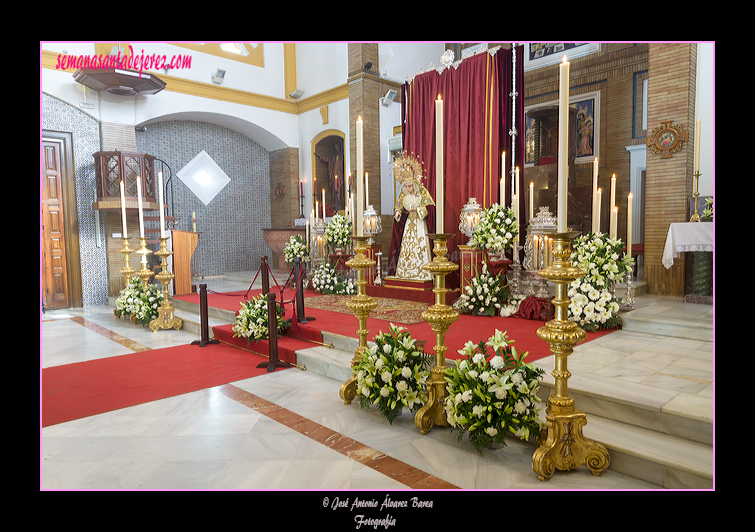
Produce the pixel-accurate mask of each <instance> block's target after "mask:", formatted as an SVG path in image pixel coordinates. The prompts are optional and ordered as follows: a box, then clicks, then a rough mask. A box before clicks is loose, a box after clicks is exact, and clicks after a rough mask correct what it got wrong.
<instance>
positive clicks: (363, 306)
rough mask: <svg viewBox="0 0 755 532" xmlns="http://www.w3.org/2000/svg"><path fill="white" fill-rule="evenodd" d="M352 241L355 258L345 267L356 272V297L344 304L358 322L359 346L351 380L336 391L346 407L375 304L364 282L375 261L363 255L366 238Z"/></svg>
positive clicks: (364, 346)
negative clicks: (368, 322)
mask: <svg viewBox="0 0 755 532" xmlns="http://www.w3.org/2000/svg"><path fill="white" fill-rule="evenodd" d="M351 238H352V240H353V241H354V253H355V257H354V258H352V259H350V260H348V261H347V262H346V265H347V266H348V267H349V268H352V269H354V270H356V272H357V280H356V285H357V295H355V296H354V297H352V298H351V300H350V301H349V302H348V303H346V306H347V307H348V308H349V310H351V311H352V312H353V313H354V315H355V316H356V317H357V320H358V321H359V329H358V330H357V334H358V335H359V346H358V347H357V348H356V349H355V350H354V357H353V358H352V359H351V378H350V379H349V380H347V381H346V382H344V383H343V384H341V389H340V390H338V396H339V397H340V398H341V399H342V400H343V403H344V404H346V405H348V404H351V402H352V401H353V400H354V398H355V397H356V389H357V379H356V375H355V374H354V368H355V367H356V366H357V365H358V364H359V360H360V358H361V357H362V352H363V351H367V350H368V348H367V333H368V332H369V331H368V330H367V318H368V317H369V315H370V312H372V311H373V310H374V309H375V307H377V302H376V301H373V300H372V298H371V297H370V296H368V295H367V293H366V288H365V287H366V285H367V281H366V280H365V270H366V269H367V268H369V267H370V266H374V265H375V261H374V260H372V259H370V258H368V257H367V255H366V254H365V251H367V244H366V242H367V238H369V237H366V236H356V235H351Z"/></svg>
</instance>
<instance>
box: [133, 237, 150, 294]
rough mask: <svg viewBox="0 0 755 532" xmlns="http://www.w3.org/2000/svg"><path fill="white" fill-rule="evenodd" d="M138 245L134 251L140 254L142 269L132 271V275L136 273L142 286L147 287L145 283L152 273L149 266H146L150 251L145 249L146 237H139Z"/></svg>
mask: <svg viewBox="0 0 755 532" xmlns="http://www.w3.org/2000/svg"><path fill="white" fill-rule="evenodd" d="M139 246H140V247H139V249H138V250H137V251H136V252H137V253H138V254H139V255H141V256H142V258H141V263H142V269H141V270H139V271H138V272H136V273H134V275H136V276H137V277H138V278H139V279H141V280H142V286H144V288H147V283H149V280H150V278H151V277H152V275H153V273H152V272H151V271H150V270H149V268H147V255H149V254H150V253H152V252H151V251H150V250H148V249H147V239H146V238H144V237H140V238H139Z"/></svg>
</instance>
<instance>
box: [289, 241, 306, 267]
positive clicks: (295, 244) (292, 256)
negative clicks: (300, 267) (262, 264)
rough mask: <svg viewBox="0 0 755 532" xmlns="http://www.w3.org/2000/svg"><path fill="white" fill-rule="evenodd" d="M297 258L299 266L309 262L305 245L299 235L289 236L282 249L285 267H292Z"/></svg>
mask: <svg viewBox="0 0 755 532" xmlns="http://www.w3.org/2000/svg"><path fill="white" fill-rule="evenodd" d="M297 257H298V258H299V262H300V263H301V264H304V263H305V262H308V261H309V253H308V252H307V243H306V242H304V239H303V238H302V237H301V236H300V235H291V238H289V239H288V243H286V245H285V246H284V247H283V258H284V260H285V261H286V266H293V265H294V261H295V260H296V258H297Z"/></svg>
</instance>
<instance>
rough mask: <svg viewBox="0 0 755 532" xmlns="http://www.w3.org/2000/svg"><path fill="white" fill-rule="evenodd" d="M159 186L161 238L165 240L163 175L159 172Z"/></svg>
mask: <svg viewBox="0 0 755 532" xmlns="http://www.w3.org/2000/svg"><path fill="white" fill-rule="evenodd" d="M157 186H158V187H160V192H159V193H158V197H159V200H160V238H165V205H164V204H163V173H162V172H157Z"/></svg>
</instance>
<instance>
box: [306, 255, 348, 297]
mask: <svg viewBox="0 0 755 532" xmlns="http://www.w3.org/2000/svg"><path fill="white" fill-rule="evenodd" d="M311 282H312V288H313V289H314V290H315V291H316V292H318V293H320V294H336V295H355V294H356V293H357V286H356V284H354V281H353V280H352V279H349V278H347V277H346V276H344V275H342V274H340V273H338V272H337V271H336V268H335V266H333V265H332V264H328V263H327V262H324V263H323V264H322V265H321V266H320V267H319V268H317V269H316V270H315V271H314V273H313V274H312V279H311Z"/></svg>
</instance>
